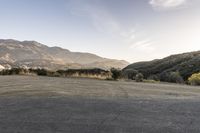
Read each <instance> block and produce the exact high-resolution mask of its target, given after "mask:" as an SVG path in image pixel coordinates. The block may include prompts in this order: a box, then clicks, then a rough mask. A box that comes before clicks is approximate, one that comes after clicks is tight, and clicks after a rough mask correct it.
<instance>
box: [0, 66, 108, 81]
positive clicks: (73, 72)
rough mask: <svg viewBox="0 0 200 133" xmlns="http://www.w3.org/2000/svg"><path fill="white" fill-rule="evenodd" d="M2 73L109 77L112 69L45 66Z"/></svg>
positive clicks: (9, 70)
mask: <svg viewBox="0 0 200 133" xmlns="http://www.w3.org/2000/svg"><path fill="white" fill-rule="evenodd" d="M0 75H38V76H51V77H86V78H98V79H107V78H109V77H111V73H110V71H106V70H102V69H98V68H94V69H67V70H57V71H52V70H47V69H43V68H37V69H32V68H30V69H25V68H11V69H4V70H2V71H0Z"/></svg>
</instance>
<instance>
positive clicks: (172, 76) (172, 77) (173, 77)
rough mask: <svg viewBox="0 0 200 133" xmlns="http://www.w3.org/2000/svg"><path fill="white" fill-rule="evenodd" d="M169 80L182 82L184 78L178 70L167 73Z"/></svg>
mask: <svg viewBox="0 0 200 133" xmlns="http://www.w3.org/2000/svg"><path fill="white" fill-rule="evenodd" d="M169 80H170V82H172V83H184V80H183V78H182V77H181V75H180V73H179V72H171V73H170V75H169Z"/></svg>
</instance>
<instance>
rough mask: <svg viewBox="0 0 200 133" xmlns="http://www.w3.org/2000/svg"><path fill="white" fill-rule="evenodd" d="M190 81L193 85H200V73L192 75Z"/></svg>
mask: <svg viewBox="0 0 200 133" xmlns="http://www.w3.org/2000/svg"><path fill="white" fill-rule="evenodd" d="M188 81H189V83H190V84H191V85H200V73H195V74H192V76H191V77H189V78H188Z"/></svg>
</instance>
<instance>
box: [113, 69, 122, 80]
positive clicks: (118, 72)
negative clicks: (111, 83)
mask: <svg viewBox="0 0 200 133" xmlns="http://www.w3.org/2000/svg"><path fill="white" fill-rule="evenodd" d="M110 71H111V73H112V78H113V79H114V80H117V79H119V78H121V75H122V72H121V70H119V69H115V68H111V70H110Z"/></svg>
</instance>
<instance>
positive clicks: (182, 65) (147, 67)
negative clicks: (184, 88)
mask: <svg viewBox="0 0 200 133" xmlns="http://www.w3.org/2000/svg"><path fill="white" fill-rule="evenodd" d="M130 69H134V70H137V71H139V72H140V73H142V74H143V75H144V77H145V78H148V77H151V76H155V75H156V76H158V77H161V76H162V75H164V74H165V75H166V74H167V73H170V72H178V73H180V75H181V76H182V77H183V79H184V80H187V78H188V77H189V76H191V75H192V74H193V73H196V72H200V51H195V52H189V53H183V54H177V55H171V56H169V57H166V58H164V59H157V60H153V61H147V62H138V63H133V64H131V65H128V66H127V67H125V68H124V69H123V71H125V70H130Z"/></svg>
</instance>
